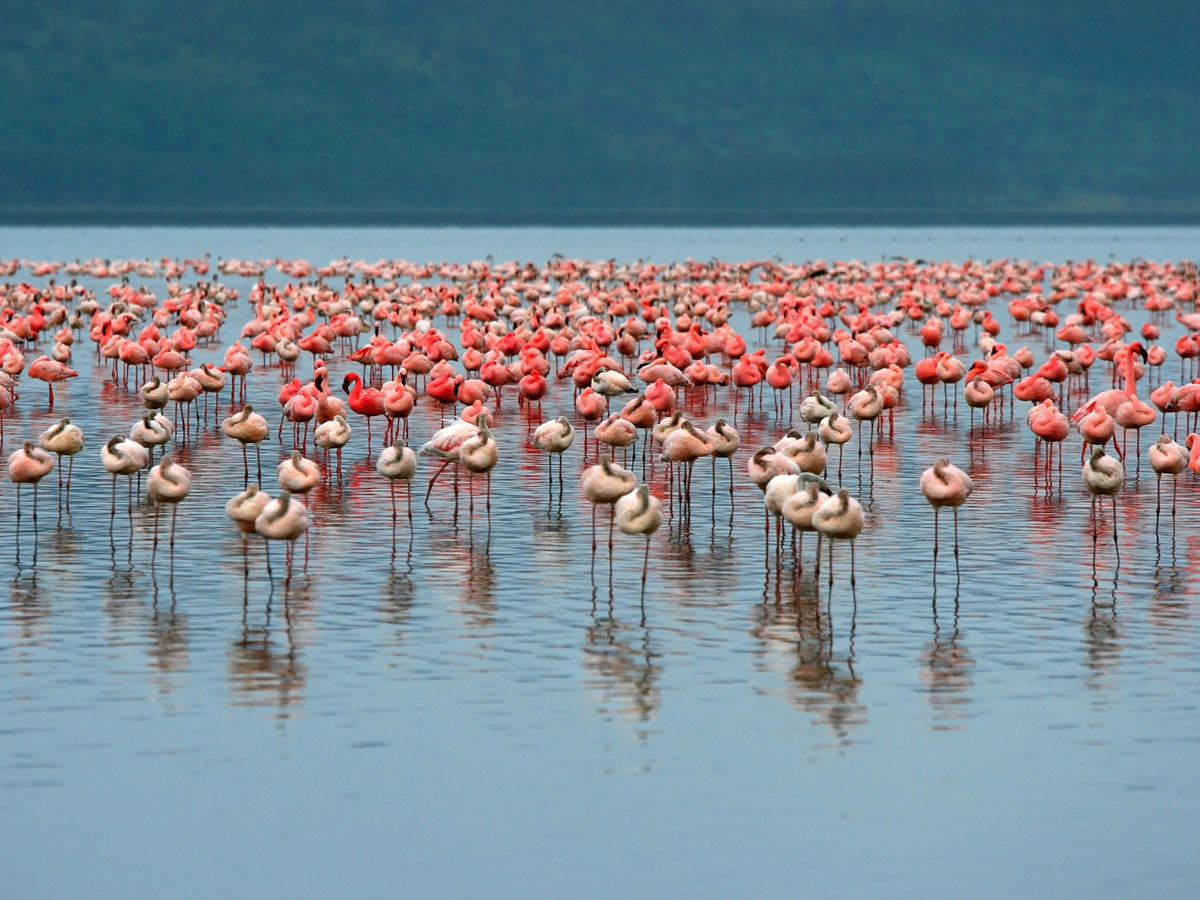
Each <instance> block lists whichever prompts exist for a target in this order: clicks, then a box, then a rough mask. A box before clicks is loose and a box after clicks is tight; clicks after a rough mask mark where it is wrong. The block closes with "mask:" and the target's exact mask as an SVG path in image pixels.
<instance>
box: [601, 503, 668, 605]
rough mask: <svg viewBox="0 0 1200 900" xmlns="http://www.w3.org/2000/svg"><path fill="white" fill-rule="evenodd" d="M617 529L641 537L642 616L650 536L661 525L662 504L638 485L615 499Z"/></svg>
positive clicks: (648, 563)
mask: <svg viewBox="0 0 1200 900" xmlns="http://www.w3.org/2000/svg"><path fill="white" fill-rule="evenodd" d="M613 509H614V515H615V519H616V523H617V527H618V528H619V529H621V533H622V534H633V535H638V534H640V535H643V536H644V537H645V538H646V552H645V555H644V556H643V557H642V594H641V606H642V614H643V616H644V615H645V611H646V570H647V569H648V568H649V567H650V535H652V534H654V532H655V531H657V530H658V528H659V526H660V525H662V520H663V514H662V504H661V503H660V502H659V500H658V498H657V497H655V496H654V495H653V494H651V493H650V488H648V487H647V486H646V485H644V484H642V485H638V487H637V488H635V489H634V490H632V491H629V492H627V493H625V494H622V495H621V496H620V497H619V498H617V502H616V504H615V505H614V507H613Z"/></svg>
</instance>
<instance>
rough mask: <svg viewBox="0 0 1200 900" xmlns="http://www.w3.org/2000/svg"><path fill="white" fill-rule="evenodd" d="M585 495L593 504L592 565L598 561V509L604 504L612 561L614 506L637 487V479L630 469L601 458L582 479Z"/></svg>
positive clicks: (589, 468) (581, 484)
mask: <svg viewBox="0 0 1200 900" xmlns="http://www.w3.org/2000/svg"><path fill="white" fill-rule="evenodd" d="M579 483H580V486H581V487H582V488H583V494H584V496H585V497H587V499H588V501H589V502H590V503H591V504H592V561H593V562H592V564H593V566H594V565H595V559H596V507H597V506H599V505H601V504H604V505H607V506H608V508H609V519H608V554H609V562H610V564H611V561H612V545H613V534H612V531H613V520H614V516H615V512H614V510H613V504H614V503H616V502H617V501H618V500H620V499H621V498H622V497H624V496H625V495H626V494H628V493H629V492H630V491H632V490H633V489H634V488H635V487H637V478H636V477H635V476H634V474H633V473H632V472H630V471H629V470H628V469H623V468H621V467H620V466H618V465H616V464H614V463H613V461H612V460H610V459H609V458H608V457H607V456H601V457H600V462H598V463H596V465H594V466H589V467H588V468H587V469H585V470H584V472H583V476H582V477H581V478H580V482H579Z"/></svg>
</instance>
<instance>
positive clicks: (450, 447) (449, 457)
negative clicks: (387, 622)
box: [417, 418, 479, 507]
mask: <svg viewBox="0 0 1200 900" xmlns="http://www.w3.org/2000/svg"><path fill="white" fill-rule="evenodd" d="M478 433H479V426H477V425H474V424H472V423H470V422H467V421H466V420H464V419H461V418H459V419H455V420H454V421H453V422H451V423H450V424H449V425H447V426H446V427H444V428H440V429H438V430H437V431H435V432H434V434H433V437H432V438H430V439H429V440H428V441H427V442H426V443H424V444H422V445H421V449H420V450H418V451H417V455H418V456H437V457H440V458H441V459H442V460H443V462H442V466H441V468H440V469H438V470H437V471H436V472H434V473H433V477H432V478H430V479H429V487H428V488H427V489H426V490H425V506H426V507H428V506H429V495H430V494H431V493H432V492H433V483H434V482H435V481H437V479H438V476H439V475H441V474H442V472H444V471H445V470H446V466H448V465H450V463H452V462H457V461H458V457H459V451H460V450H461V449H462V445H463V444H464V443H465V442H466V441H467V439H468V438H472V437H474V436H475V435H476V434H478ZM456 489H457V482H456ZM456 496H457V495H456Z"/></svg>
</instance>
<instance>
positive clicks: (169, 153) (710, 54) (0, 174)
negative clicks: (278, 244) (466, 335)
mask: <svg viewBox="0 0 1200 900" xmlns="http://www.w3.org/2000/svg"><path fill="white" fill-rule="evenodd" d="M6 6H7V7H8V8H7V9H6V12H5V19H4V27H5V32H6V37H5V45H6V46H5V50H4V52H3V53H2V54H0V85H3V88H2V89H0V122H3V123H4V129H3V134H4V135H5V137H4V139H3V140H0V217H3V218H6V219H8V220H9V221H14V220H15V221H37V220H39V219H56V218H57V219H62V218H75V219H87V218H89V217H91V218H99V219H112V218H113V217H116V218H118V219H126V220H129V221H135V220H146V219H156V218H161V219H164V220H181V221H182V220H190V221H237V220H252V219H254V218H255V217H259V218H262V217H266V218H270V219H275V220H280V221H289V220H293V219H294V220H297V221H313V220H321V219H330V220H337V219H342V220H355V219H357V220H361V221H364V222H369V221H387V220H395V221H426V222H439V221H468V222H469V221H499V222H505V221H517V222H521V221H526V222H528V221H593V222H608V221H614V222H616V221H626V222H636V221H673V220H678V221H701V222H703V221H708V220H713V221H766V222H772V221H775V222H778V221H797V222H803V221H819V220H822V219H824V220H838V219H841V218H846V219H850V220H856V219H860V220H864V221H883V222H887V221H906V220H913V219H916V220H920V219H923V218H928V219H933V220H946V221H953V220H961V221H970V220H971V219H973V218H974V219H979V218H982V219H989V218H991V219H1000V220H1003V219H1007V218H1012V219H1017V220H1020V219H1031V220H1038V219H1046V218H1049V219H1056V218H1057V219H1071V218H1079V219H1085V220H1086V219H1088V218H1100V219H1105V218H1107V219H1113V218H1125V219H1147V220H1162V221H1174V220H1194V219H1197V218H1200V165H1197V149H1196V148H1197V147H1198V146H1200V64H1198V63H1197V59H1196V51H1195V46H1194V41H1195V37H1196V34H1197V33H1198V31H1200V28H1198V26H1200V4H1197V3H1195V2H1194V0H1163V2H1147V3H1136V4H1135V3H1129V2H1124V0H1089V2H1079V0H1073V2H1058V3H1052V4H1047V3H1044V2H1040V0H1009V2H1004V3H991V4H985V3H965V2H951V0H908V2H905V3H898V2H881V0H808V2H804V0H793V2H779V0H739V2H733V0H694V2H691V3H687V4H683V3H668V2H661V0H610V2H605V3H590V4H583V3H569V2H551V0H526V2H522V3H519V4H515V3H514V4H499V3H492V2H482V0H441V2H438V3H436V4H434V3H428V2H409V0H395V2H384V0H350V2H345V3H340V4H336V5H335V4H326V3H320V4H319V3H312V2H309V3H305V2H298V0H253V2H247V0H237V2H234V0H211V2H205V3H196V2H171V0H167V2H151V0H118V2H113V3H103V4H101V3H95V2H94V0H88V2H73V0H43V2H38V3H25V4H6Z"/></svg>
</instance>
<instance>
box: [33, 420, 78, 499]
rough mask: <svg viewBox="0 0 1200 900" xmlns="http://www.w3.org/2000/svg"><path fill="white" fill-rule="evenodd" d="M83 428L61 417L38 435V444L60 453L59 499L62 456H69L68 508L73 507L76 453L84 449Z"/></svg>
mask: <svg viewBox="0 0 1200 900" xmlns="http://www.w3.org/2000/svg"><path fill="white" fill-rule="evenodd" d="M83 444H84V440H83V429H81V428H80V427H79V426H78V425H72V424H71V420H70V419H67V418H62V419H59V420H58V422H56V423H55V424H54V425H52V426H50V427H49V428H47V429H46V430H45V431H43V432H42V433H41V435H40V436H39V437H38V445H39V446H40V447H41V448H42V449H43V450H48V451H49V452H51V453H56V454H58V490H59V494H60V497H59V501H60V502H61V500H62V498H61V494H62V458H63V457H64V456H66V457H67V458H68V460H69V461H68V464H67V509H70V508H71V473H72V472H73V471H74V470H75V454H77V453H79V452H80V451H81V450H83Z"/></svg>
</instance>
